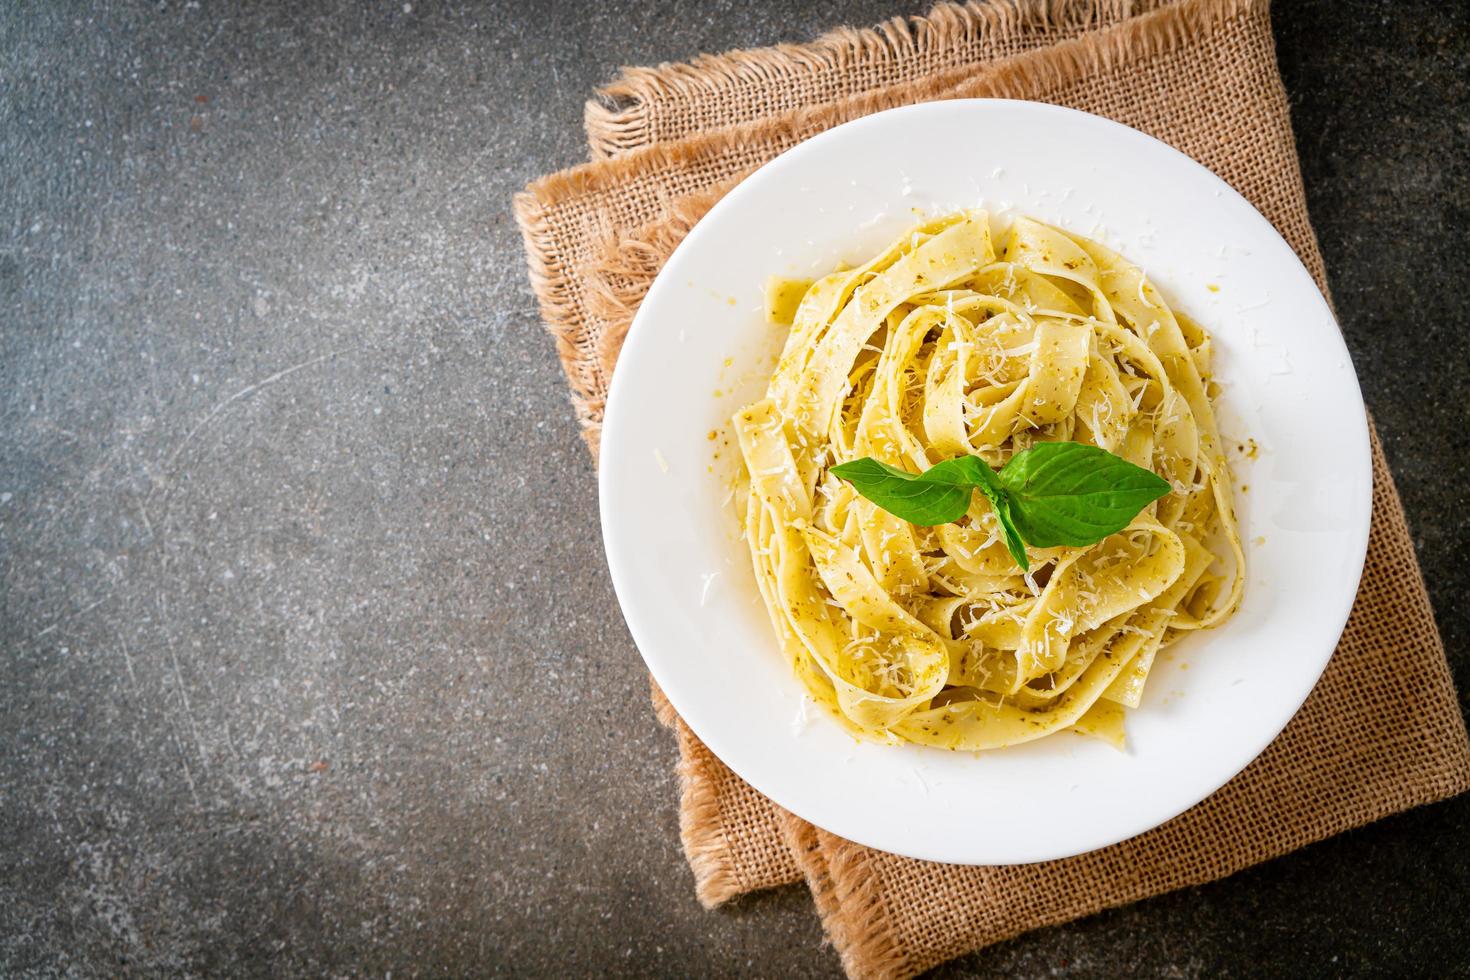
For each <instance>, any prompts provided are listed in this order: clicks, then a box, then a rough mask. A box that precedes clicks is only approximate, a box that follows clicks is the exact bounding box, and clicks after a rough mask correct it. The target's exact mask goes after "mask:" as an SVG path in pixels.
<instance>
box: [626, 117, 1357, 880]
mask: <svg viewBox="0 0 1470 980" xmlns="http://www.w3.org/2000/svg"><path fill="white" fill-rule="evenodd" d="M967 207H985V208H988V209H990V210H991V211H992V212H993V213H996V214H998V215H1000V216H1001V217H1002V218H1003V217H1004V216H1005V215H1006V214H1008V213H1011V214H1027V215H1031V216H1033V217H1036V218H1040V219H1041V220H1043V221H1048V222H1051V223H1054V224H1057V225H1059V226H1061V227H1063V228H1066V229H1070V230H1073V231H1076V232H1079V233H1081V234H1083V235H1088V236H1091V237H1093V238H1096V239H1098V240H1100V241H1102V242H1103V243H1105V244H1107V245H1110V246H1111V247H1113V248H1115V249H1117V250H1119V251H1120V252H1122V254H1123V255H1124V256H1126V257H1127V258H1129V259H1130V260H1132V261H1133V262H1135V263H1137V264H1139V265H1140V266H1142V268H1143V269H1144V270H1145V272H1146V273H1147V274H1148V276H1149V278H1150V279H1151V280H1152V281H1153V282H1154V283H1156V284H1157V285H1158V287H1159V289H1160V290H1161V291H1162V292H1163V293H1164V295H1165V296H1166V297H1167V298H1168V299H1169V300H1170V302H1171V303H1172V304H1173V305H1175V306H1176V307H1177V308H1180V309H1183V310H1184V311H1186V312H1188V313H1189V314H1190V315H1192V316H1193V317H1194V318H1195V319H1197V320H1198V321H1199V322H1200V323H1202V324H1203V325H1204V327H1205V328H1206V329H1208V330H1209V331H1210V332H1211V333H1212V334H1213V335H1214V338H1215V351H1216V362H1215V365H1216V375H1217V378H1218V380H1219V381H1220V383H1221V384H1222V385H1223V386H1224V393H1223V395H1222V397H1221V403H1220V422H1221V427H1222V430H1223V431H1224V433H1225V435H1226V436H1227V438H1232V439H1233V441H1234V442H1238V443H1245V441H1246V439H1247V438H1250V439H1253V440H1254V441H1255V443H1256V444H1257V445H1258V446H1259V451H1258V453H1257V454H1256V455H1255V458H1254V459H1247V458H1244V457H1243V456H1242V455H1241V454H1238V453H1237V454H1234V456H1233V459H1232V466H1233V468H1234V470H1235V473H1236V485H1237V488H1238V491H1237V502H1238V506H1239V511H1240V518H1241V523H1242V525H1243V535H1244V538H1245V540H1246V542H1247V546H1246V548H1247V557H1248V563H1249V567H1248V572H1249V577H1248V582H1247V587H1246V590H1245V600H1244V604H1243V605H1242V606H1241V608H1240V611H1239V613H1238V614H1237V615H1236V616H1235V617H1234V618H1233V619H1231V620H1230V621H1229V622H1228V623H1227V624H1226V625H1225V626H1223V627H1222V628H1220V629H1218V630H1215V631H1211V632H1207V633H1204V634H1200V635H1196V636H1193V637H1190V638H1189V639H1187V640H1185V641H1183V642H1182V643H1180V644H1178V645H1177V646H1176V647H1174V648H1173V651H1172V653H1171V654H1170V655H1167V656H1166V657H1162V658H1161V662H1160V663H1159V665H1158V666H1156V667H1155V668H1154V671H1153V674H1152V676H1151V677H1150V678H1149V684H1148V690H1147V692H1146V694H1145V697H1144V701H1143V704H1142V706H1141V707H1140V708H1139V709H1138V710H1136V711H1133V712H1130V713H1129V716H1128V748H1127V750H1126V751H1124V752H1118V751H1115V750H1114V749H1112V748H1111V747H1109V746H1107V745H1105V744H1103V743H1101V742H1097V741H1093V740H1088V739H1084V738H1081V737H1079V736H1075V735H1072V734H1070V733H1064V734H1061V735H1057V736H1053V737H1050V738H1046V739H1043V740H1041V741H1038V742H1034V743H1031V744H1028V745H1023V746H1018V747H1015V748H1011V749H1005V750H1002V751H999V752H992V753H986V754H983V755H978V756H977V755H975V754H969V753H950V752H944V751H940V750H936V749H929V748H923V747H919V746H898V747H895V746H887V745H877V744H867V743H858V742H855V741H854V740H853V739H852V738H851V737H850V736H848V735H847V734H845V733H844V732H843V731H842V730H841V729H840V728H839V727H838V725H837V723H836V722H835V721H833V720H832V719H830V718H828V717H826V715H825V714H824V713H823V712H822V711H821V710H820V709H817V708H815V707H811V708H809V710H808V711H807V712H803V710H802V706H803V703H804V702H803V694H802V687H801V685H800V683H799V682H798V681H797V679H796V678H795V676H794V675H793V674H792V672H791V670H790V668H789V667H788V666H787V665H786V664H785V663H784V662H783V658H782V656H781V655H780V653H779V650H778V646H777V642H776V638H775V636H774V634H773V632H772V627H771V624H770V621H769V620H768V618H767V616H766V612H765V610H764V608H763V607H762V605H761V601H760V597H759V595H758V594H757V591H756V586H755V580H754V577H753V575H752V572H751V570H750V560H749V557H748V555H747V553H746V551H745V547H744V544H743V543H742V542H741V541H739V540H738V537H737V534H738V526H739V522H738V518H737V515H736V511H735V506H734V504H733V503H732V502H731V500H730V499H729V488H730V485H731V481H732V477H733V474H734V473H735V471H736V466H737V465H738V463H737V457H738V451H737V450H736V448H735V447H734V444H733V441H732V440H730V437H729V432H730V429H729V424H728V423H729V418H730V416H731V415H732V414H733V413H734V412H735V411H736V409H738V408H739V407H741V406H742V405H744V404H746V403H748V402H749V401H752V400H754V399H756V398H758V397H760V396H761V394H762V393H763V392H764V390H765V384H766V380H767V374H768V372H769V370H770V367H771V364H772V355H773V354H774V353H775V352H776V351H777V350H778V349H779V347H780V343H781V340H782V331H781V330H779V329H777V328H773V327H771V326H768V325H767V324H766V323H765V322H764V320H763V317H762V313H761V310H762V303H761V296H762V286H763V284H764V282H765V280H766V278H767V276H770V275H772V274H783V275H793V276H817V275H821V274H824V273H826V272H828V271H830V270H831V269H832V268H833V266H834V265H835V264H836V263H837V262H838V261H839V260H842V259H846V260H849V261H859V260H864V259H866V258H868V257H869V256H870V255H871V254H872V253H873V252H874V251H875V250H876V249H877V248H879V247H880V246H881V245H883V244H885V243H886V242H888V241H889V240H890V239H891V238H893V237H894V236H896V235H897V234H899V233H900V232H901V231H902V230H903V229H905V228H906V227H908V226H910V225H911V224H912V223H913V222H914V220H915V219H914V214H913V211H914V209H918V210H919V211H921V212H923V213H925V214H941V213H947V212H950V211H953V210H957V209H959V208H967ZM711 432H716V433H717V434H718V435H717V437H716V438H715V439H713V440H711V438H710V433H711ZM1371 487H1372V479H1371V473H1370V462H1369V450H1368V433H1367V425H1366V420H1365V415H1364V411H1363V403H1362V399H1361V396H1360V394H1359V391H1358V383H1357V378H1356V377H1355V375H1354V374H1353V368H1352V364H1351V362H1350V361H1349V359H1348V353H1347V349H1346V347H1345V346H1344V345H1343V341H1342V337H1341V335H1340V333H1339V332H1338V328H1337V325H1336V324H1335V323H1334V321H1333V319H1332V315H1331V313H1330V312H1329V311H1328V308H1327V305H1326V304H1325V303H1324V302H1323V299H1322V296H1321V294H1320V293H1318V291H1317V288H1316V287H1315V286H1314V285H1313V283H1312V280H1311V278H1310V277H1309V276H1308V274H1307V272H1306V270H1305V269H1304V268H1303V267H1302V264H1301V263H1300V262H1299V261H1298V260H1297V257H1296V255H1295V254H1293V253H1292V251H1291V249H1290V248H1289V247H1288V246H1287V245H1286V243H1285V242H1284V241H1283V240H1282V239H1281V237H1280V236H1279V235H1277V233H1276V232H1275V230H1274V229H1273V228H1272V227H1271V226H1270V224H1269V223H1267V221H1266V220H1265V219H1264V218H1263V217H1262V216H1261V215H1260V214H1259V213H1258V212H1257V211H1256V210H1255V209H1254V208H1253V207H1251V205H1250V204H1248V203H1247V202H1246V200H1245V199H1244V198H1242V197H1241V196H1240V195H1238V194H1237V193H1236V192H1235V191H1233V190H1232V189H1231V188H1230V187H1229V186H1228V185H1226V184H1225V183H1224V182H1223V181H1221V180H1220V179H1219V178H1218V177H1216V176H1214V175H1213V174H1211V173H1210V172H1209V171H1207V170H1205V169H1204V168H1203V167H1201V166H1199V165H1198V164H1196V163H1195V162H1193V161H1192V160H1190V159H1189V158H1187V157H1185V156H1184V155H1182V154H1181V153H1179V152H1177V151H1176V150H1174V149H1172V148H1170V147H1168V146H1166V145H1165V144H1163V143H1160V142H1158V141H1157V140H1154V139H1153V138H1151V137H1149V136H1145V135H1143V134H1142V133H1139V132H1137V131H1135V130H1132V129H1129V128H1127V127H1124V126H1121V125H1119V124H1117V123H1113V122H1110V121H1108V120H1105V119H1101V118H1098V117H1096V116H1090V115H1087V114H1085V113H1080V112H1075V111H1072V110H1068V109H1061V108H1056V107H1054V106H1048V105H1040V104H1035V103H1026V102H1009V101H998V100H973V101H954V102H939V103H930V104H926V105H919V106H913V107H909V108H904V109H896V110H893V111H891V112H885V113H881V114H878V115H874V116H869V117H867V118H864V119H861V120H858V121H856V122H852V123H849V124H847V125H845V126H841V127H839V128H837V129H834V130H832V131H830V132H827V133H824V134H822V135H820V136H818V137H816V138H814V139H812V140H809V141H808V142H806V143H803V144H801V145H800V146H798V147H796V148H794V149H793V150H791V151H790V152H788V153H786V154H784V155H783V156H781V157H779V158H778V159H776V160H774V161H772V162H771V163H769V164H767V165H766V166H765V167H763V168H761V169H760V170H759V171H758V172H756V173H755V174H754V175H752V176H751V177H750V178H749V179H747V180H746V181H745V182H744V183H742V184H741V185H740V186H739V187H737V188H736V189H735V190H734V191H733V192H731V193H730V194H729V195H728V196H727V197H726V198H725V199H724V200H722V201H721V202H720V203H719V204H718V205H717V206H716V207H715V208H714V210H712V211H711V212H710V213H709V215H708V216H706V217H705V219H704V220H703V221H701V222H700V223H699V225H698V226H697V227H696V228H695V229H694V231H693V232H692V233H691V234H690V235H689V237H688V238H687V239H686V240H685V241H684V243H683V244H682V245H681V246H680V247H679V249H678V250H677V252H675V254H674V255H673V257H672V258H671V259H670V260H669V262H668V265H667V266H666V267H665V269H664V271H663V273H662V274H661V275H660V276H659V277H658V280H657V281H656V282H655V283H654V284H653V288H652V289H651V290H650V291H649V293H648V296H647V298H646V299H645V300H644V302H643V306H642V308H641V309H640V311H639V313H638V317H637V320H636V321H635V323H634V324H633V328H632V331H631V333H630V334H629V337H628V341H627V343H626V345H625V346H624V347H623V351H622V355H621V357H620V359H619V360H618V367H617V372H616V375H615V378H614V381H613V385H612V393H611V396H610V399H609V402H608V407H607V419H606V425H605V427H604V429H603V433H602V472H601V497H602V501H601V505H602V529H603V535H604V538H605V540H606V546H607V556H608V563H609V565H610V566H611V569H612V578H613V584H614V586H615V587H616V589H617V594H618V599H619V601H620V602H621V603H622V607H623V613H624V615H625V616H626V618H627V621H628V627H629V629H630V630H631V631H632V634H633V638H634V640H635V641H636V642H637V644H638V648H639V649H640V650H641V651H642V653H643V657H644V659H645V660H647V661H648V667H649V669H650V670H652V671H653V675H654V677H655V678H657V680H658V683H659V686H660V687H662V688H663V690H664V693H665V694H667V695H668V697H669V700H670V701H672V702H673V705H674V707H675V708H677V709H678V711H679V714H680V715H681V716H683V718H684V720H685V721H686V722H688V723H689V726H690V727H691V728H693V730H694V731H695V733H696V734H698V735H699V737H700V738H701V739H702V740H703V741H704V743H705V744H706V745H708V746H709V748H710V749H711V750H712V751H713V752H714V753H715V755H717V756H719V758H720V759H721V760H723V761H724V762H725V764H726V765H728V766H729V767H730V768H731V769H733V770H734V771H735V772H736V773H738V774H739V775H740V776H741V777H742V778H743V779H745V780H746V781H747V782H749V783H750V784H751V785H752V786H754V787H755V788H756V789H758V790H760V791H761V792H763V793H765V794H766V795H768V796H770V797H771V798H772V799H773V800H775V801H776V802H777V803H779V804H780V805H781V806H783V807H785V808H786V809H788V810H790V811H792V812H794V813H796V814H798V815H799V816H801V817H803V818H805V819H807V820H809V821H811V822H812V823H814V824H816V825H817V826H819V827H823V828H825V829H827V830H829V831H831V832H832V833H835V834H838V835H840V836H842V837H846V838H848V839H850V840H854V841H858V842H860V843H862V844H866V845H869V846H871V847H876V848H881V849H883V850H886V851H892V852H895V853H898V854H905V855H909V856H912V857H917V858H924V859H928V860H934V861H946V862H953V863H964V864H1016V863H1024V862H1030V861H1041V860H1049V859H1053V858H1060V857H1066V856H1068V855H1073V854H1079V853H1082V852H1085V851H1089V850H1092V849H1094V848H1098V847H1103V846H1105V845H1107V844H1111V843H1114V842H1116V841H1119V840H1123V839H1125V838H1128V837H1131V836H1133V835H1135V834H1139V833H1142V832H1143V831H1145V830H1148V829H1150V828H1152V827H1156V826H1158V825H1159V824H1161V823H1163V822H1165V821H1166V820H1168V819H1170V818H1171V817H1173V816H1175V815H1176V814H1178V813H1180V812H1182V811H1183V810H1185V809H1187V808H1189V807H1190V806H1193V805H1194V804H1195V803H1198V802H1199V801H1200V800H1202V799H1204V798H1205V797H1206V796H1208V795H1209V794H1210V793H1212V792H1214V791H1215V790H1216V789H1218V788H1219V787H1220V786H1221V785H1223V784H1224V783H1225V782H1226V781H1228V780H1229V779H1230V778H1231V777H1232V776H1234V775H1235V774H1236V773H1237V772H1239V771H1240V770H1241V769H1242V768H1244V767H1245V765H1246V764H1247V763H1249V762H1250V761H1251V760H1252V759H1254V758H1255V757H1256V756H1257V755H1258V754H1259V753H1260V752H1261V750H1262V749H1264V748H1265V747H1266V745H1267V744H1268V743H1269V742H1270V741H1271V740H1272V739H1273V738H1275V737H1276V735H1277V733H1279V732H1280V731H1281V729H1282V728H1283V727H1284V726H1285V725H1286V723H1287V721H1288V720H1290V718H1291V716H1292V715H1293V714H1294V713H1295V712H1296V710H1297V709H1298V708H1299V707H1300V706H1301V704H1302V701H1303V700H1304V699H1305V698H1306V696H1307V694H1308V692H1310V691H1311V689H1312V687H1313V685H1314V684H1315V683H1316V681H1317V678H1318V676H1319V675H1320V674H1321V672H1322V668H1323V667H1324V666H1325V665H1326V663H1327V659H1328V657H1329V656H1330V655H1331V653H1332V650H1333V647H1334V646H1335V645H1336V642H1337V638H1338V636H1339V634H1340V633H1341V631H1342V627H1343V624H1344V623H1345V622H1346V619H1347V615H1348V611H1349V609H1350V607H1351V605H1352V600H1353V596H1354V593H1355V592H1356V591H1357V585H1358V577H1359V574H1360V573H1361V570H1362V566H1363V556H1364V552H1365V549H1366V546H1367V538H1368V523H1369V515H1370V511H1371ZM804 714H805V715H807V717H805V718H804V717H803V715H804Z"/></svg>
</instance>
